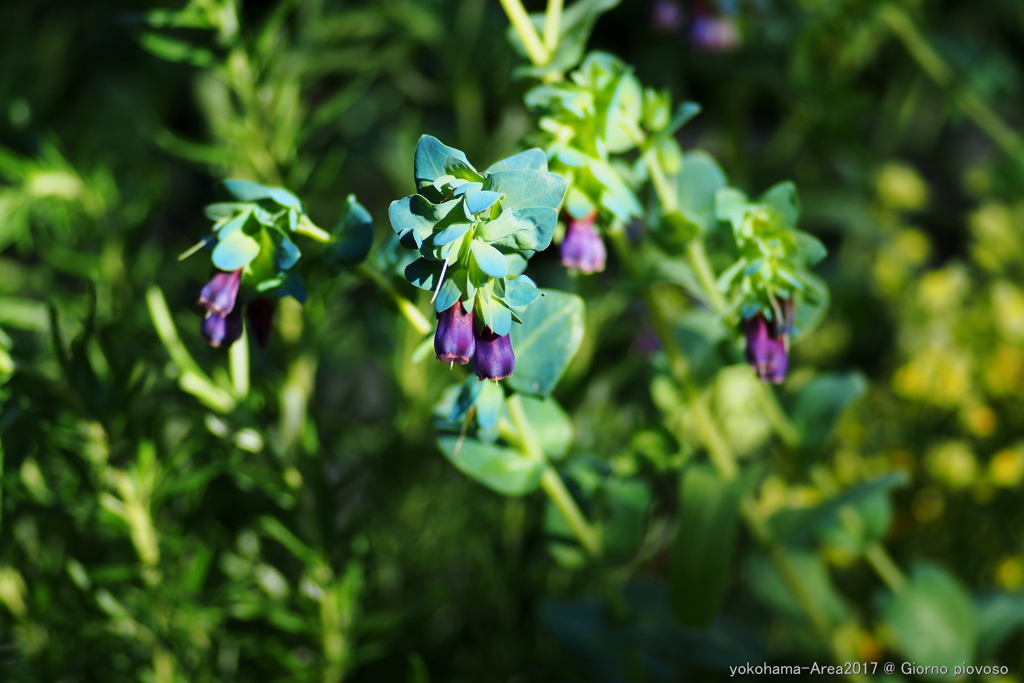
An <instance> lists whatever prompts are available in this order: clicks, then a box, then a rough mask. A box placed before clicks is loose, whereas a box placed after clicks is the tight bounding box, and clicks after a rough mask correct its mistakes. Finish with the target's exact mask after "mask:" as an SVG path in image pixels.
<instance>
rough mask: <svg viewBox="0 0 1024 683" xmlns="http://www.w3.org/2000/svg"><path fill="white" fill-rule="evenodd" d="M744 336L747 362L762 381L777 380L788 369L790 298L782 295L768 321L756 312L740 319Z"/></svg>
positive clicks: (791, 327)
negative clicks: (743, 319)
mask: <svg viewBox="0 0 1024 683" xmlns="http://www.w3.org/2000/svg"><path fill="white" fill-rule="evenodd" d="M743 327H744V333H745V335H746V338H747V350H746V356H747V362H748V363H750V366H751V367H752V368H754V371H755V372H756V373H757V376H758V378H759V379H760V380H761V381H762V382H772V383H774V384H781V383H782V382H783V381H785V379H786V371H787V370H788V369H789V335H790V333H792V331H793V300H792V299H785V300H783V302H782V307H781V311H779V312H778V313H776V315H775V316H774V320H771V321H769V320H768V319H767V318H766V317H765V315H764V313H761V312H758V313H757V314H756V315H754V316H753V317H751V318H747V320H745V321H744V323H743Z"/></svg>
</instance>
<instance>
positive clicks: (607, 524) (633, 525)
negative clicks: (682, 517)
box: [600, 477, 652, 564]
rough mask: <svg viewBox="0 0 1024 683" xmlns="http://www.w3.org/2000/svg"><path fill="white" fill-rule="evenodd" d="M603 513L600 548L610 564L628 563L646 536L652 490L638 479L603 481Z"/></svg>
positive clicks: (610, 479) (609, 479)
mask: <svg viewBox="0 0 1024 683" xmlns="http://www.w3.org/2000/svg"><path fill="white" fill-rule="evenodd" d="M603 493H604V504H603V506H602V507H603V508H604V514H603V515H602V518H601V526H600V530H601V548H602V551H603V555H604V558H605V559H606V560H607V561H608V562H610V563H613V564H614V563H622V562H628V561H629V560H631V559H632V558H633V556H634V555H635V554H636V551H637V550H638V549H639V547H640V544H641V543H642V542H643V539H644V529H645V527H646V526H647V514H648V510H649V509H650V507H651V500H652V497H651V491H650V489H649V488H648V487H647V484H645V483H644V482H643V481H640V480H639V479H616V478H611V477H609V478H608V479H607V480H605V482H604V492H603Z"/></svg>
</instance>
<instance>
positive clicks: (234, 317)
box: [200, 306, 242, 348]
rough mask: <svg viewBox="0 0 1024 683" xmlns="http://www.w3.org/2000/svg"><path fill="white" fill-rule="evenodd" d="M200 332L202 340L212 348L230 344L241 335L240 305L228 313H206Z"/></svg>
mask: <svg viewBox="0 0 1024 683" xmlns="http://www.w3.org/2000/svg"><path fill="white" fill-rule="evenodd" d="M200 332H201V334H202V335H203V340H204V341H205V342H206V343H207V344H209V345H210V346H212V347H214V348H220V347H221V346H231V345H232V344H234V343H235V342H236V341H238V338H239V337H241V336H242V307H241V306H237V307H235V308H234V310H232V311H231V312H230V313H227V314H225V315H221V314H220V313H207V314H206V318H204V319H203V324H202V327H201V328H200Z"/></svg>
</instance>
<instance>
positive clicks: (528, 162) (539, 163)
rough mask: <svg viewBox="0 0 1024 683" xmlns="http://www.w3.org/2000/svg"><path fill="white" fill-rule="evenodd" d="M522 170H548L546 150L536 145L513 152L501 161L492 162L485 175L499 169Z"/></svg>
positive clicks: (496, 171)
mask: <svg viewBox="0 0 1024 683" xmlns="http://www.w3.org/2000/svg"><path fill="white" fill-rule="evenodd" d="M522 170H534V171H546V170H548V155H547V154H545V153H544V150H542V149H538V148H536V147H534V148H533V149H528V150H526V151H525V152H519V153H518V154H513V155H512V156H510V157H507V158H505V159H502V160H501V161H496V162H495V163H493V164H491V165H490V166H489V167H488V168H487V170H486V171H484V175H487V174H490V173H498V172H499V171H522Z"/></svg>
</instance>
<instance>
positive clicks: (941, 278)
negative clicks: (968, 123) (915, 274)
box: [917, 263, 971, 315]
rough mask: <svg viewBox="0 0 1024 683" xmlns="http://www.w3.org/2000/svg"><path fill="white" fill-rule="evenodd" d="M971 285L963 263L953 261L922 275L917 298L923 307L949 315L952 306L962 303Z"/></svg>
mask: <svg viewBox="0 0 1024 683" xmlns="http://www.w3.org/2000/svg"><path fill="white" fill-rule="evenodd" d="M970 286H971V281H970V278H969V277H968V275H967V271H966V270H965V269H964V267H963V266H962V265H961V264H959V263H953V264H950V265H948V266H946V267H944V268H940V269H938V270H933V271H930V272H928V273H926V274H925V275H924V276H922V277H921V280H920V282H919V283H918V285H917V300H918V302H919V303H920V304H921V306H922V307H923V308H926V309H928V310H930V311H932V312H942V313H943V314H944V315H948V313H949V309H950V308H954V307H958V306H959V305H960V304H961V302H962V301H963V299H964V297H965V296H966V295H967V292H968V290H969V289H970Z"/></svg>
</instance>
